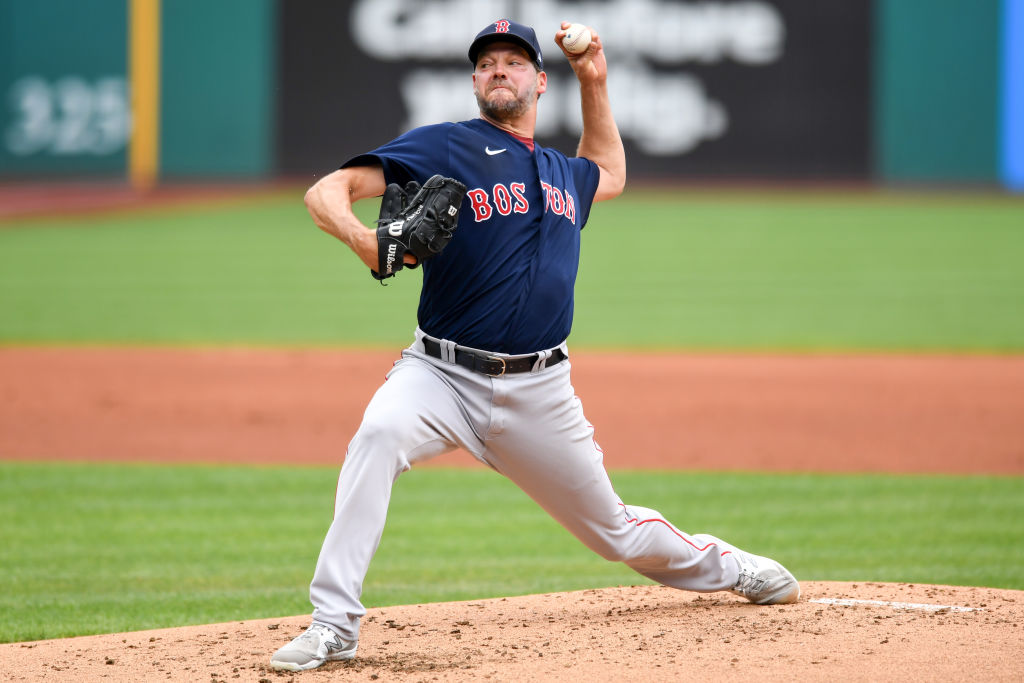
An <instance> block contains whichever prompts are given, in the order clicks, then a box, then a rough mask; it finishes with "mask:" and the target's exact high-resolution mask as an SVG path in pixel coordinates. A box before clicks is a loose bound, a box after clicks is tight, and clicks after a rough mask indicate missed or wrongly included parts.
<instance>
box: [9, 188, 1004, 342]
mask: <svg viewBox="0 0 1024 683" xmlns="http://www.w3.org/2000/svg"><path fill="white" fill-rule="evenodd" d="M359 210H360V212H361V214H362V217H363V219H364V220H367V221H368V220H370V219H372V218H373V217H374V215H375V212H376V206H375V203H374V202H373V201H368V202H362V203H360V205H359ZM1022 225H1024V201H1022V200H1021V199H1019V198H1009V197H1003V196H999V195H985V194H953V195H946V196H943V195H936V194H884V193H877V194H870V193H863V194H855V193H833V194H829V193H814V194H808V193H798V192H782V193H776V194H770V193H750V192H741V191H716V192H708V193H699V192H695V191H689V192H674V193H673V192H667V191H662V192H654V191H634V192H631V193H628V194H626V195H624V196H623V197H620V198H619V199H616V200H614V201H612V202H606V203H602V204H599V205H597V206H596V207H595V209H594V211H593V214H592V217H591V221H590V223H589V224H588V226H587V228H586V230H585V231H584V239H583V258H582V267H581V271H580V277H579V282H578V288H577V302H576V303H577V306H576V321H575V326H574V330H573V335H572V343H573V344H574V345H576V346H578V347H581V348H582V347H591V348H594V347H598V348H615V347H646V348H665V349H685V348H690V349H693V348H699V349H707V348H714V349H759V350H763V349H782V350H817V349H828V350H910V351H919V350H923V351H928V350H933V351H934V350H940V351H945V350H953V351H968V352H979V351H980V352H985V351H997V352H1012V351H1020V350H1021V349H1024V315H1022V311H1024V268H1022V267H1021V262H1022V255H1024V230H1022V229H1021V226H1022ZM419 280H420V271H409V272H403V273H400V274H399V276H398V277H396V278H395V279H393V280H391V281H390V285H389V286H387V287H381V286H379V285H378V284H377V283H376V282H375V281H374V280H373V279H372V278H370V276H369V273H368V272H367V271H366V268H365V267H364V266H363V265H362V264H361V263H360V262H358V260H357V259H356V258H355V257H354V256H353V255H352V254H351V253H349V251H348V249H347V248H345V247H344V246H343V245H342V244H341V243H339V242H337V241H336V240H334V239H332V238H330V237H328V236H326V235H324V234H323V233H321V232H320V231H319V230H317V229H316V228H315V226H313V224H312V222H311V221H310V219H309V217H308V215H307V214H306V212H305V209H304V207H303V206H302V201H301V191H296V192H295V193H294V196H292V195H291V194H288V195H285V196H281V195H272V196H269V197H266V198H263V199H261V200H257V201H254V202H252V203H249V204H241V205H230V206H220V207H213V208H211V207H196V208H176V209H173V210H168V211H165V212H143V213H139V212H135V213H121V214H105V215H94V216H89V217H84V218H83V217H79V218H61V219H50V220H40V219H33V220H29V221H21V222H17V221H8V222H7V223H5V224H4V225H3V226H0V343H7V344H14V343H65V342H71V343H90V344H93V343H109V342H115V343H146V344H199V343H213V344H258V345H296V344H301V345H347V346H376V345H382V344H387V345H396V344H405V343H408V341H409V339H410V338H411V330H412V327H413V325H414V321H415V306H416V295H417V288H418V286H419Z"/></svg>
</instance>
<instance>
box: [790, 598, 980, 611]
mask: <svg viewBox="0 0 1024 683" xmlns="http://www.w3.org/2000/svg"><path fill="white" fill-rule="evenodd" d="M807 602H816V603H818V604H819V605H838V606H840V607H853V606H855V605H876V606H879V607H891V608H893V609H920V610H926V611H928V612H943V611H948V612H983V611H984V610H983V609H981V608H980V607H958V606H956V605H932V604H928V603H924V602H892V601H890V600H852V599H848V598H815V599H813V600H808V601H807Z"/></svg>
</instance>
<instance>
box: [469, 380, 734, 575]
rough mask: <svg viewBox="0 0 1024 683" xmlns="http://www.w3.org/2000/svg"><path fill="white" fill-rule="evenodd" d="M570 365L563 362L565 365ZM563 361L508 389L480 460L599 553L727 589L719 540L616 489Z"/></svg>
mask: <svg viewBox="0 0 1024 683" xmlns="http://www.w3.org/2000/svg"><path fill="white" fill-rule="evenodd" d="M566 365H567V364H566ZM568 372H569V370H568V367H566V368H564V369H562V368H561V366H559V368H552V369H551V370H550V371H546V372H544V373H540V374H541V375H543V376H546V377H547V381H539V380H540V378H539V377H534V378H531V379H528V380H525V381H522V382H516V384H515V385H514V387H513V385H511V384H510V385H509V387H508V401H509V403H508V410H507V412H506V415H505V418H504V419H505V430H504V431H503V432H502V433H501V434H498V435H496V436H494V437H493V438H492V439H489V440H488V441H487V444H486V445H487V448H488V451H487V453H486V455H485V458H487V459H488V461H489V462H491V464H492V465H493V466H494V467H495V469H497V470H498V471H500V472H501V473H502V474H504V475H505V476H507V477H508V478H509V479H511V480H512V481H513V482H515V483H516V484H517V485H518V486H519V487H520V488H522V489H523V491H524V492H526V494H527V495H529V496H530V497H531V498H533V499H534V500H535V501H536V502H537V503H538V504H540V506H541V507H543V508H544V509H545V510H546V511H547V512H548V513H549V514H550V515H551V516H552V517H553V518H554V519H555V520H557V521H558V522H559V523H560V524H562V526H564V527H565V528H566V529H567V530H568V531H569V532H570V533H572V534H573V535H574V536H576V537H577V538H578V539H580V540H581V541H582V542H583V543H584V544H586V545H587V547H589V548H591V549H592V550H594V551H595V552H597V553H598V554H600V555H601V556H602V557H604V558H606V559H609V560H613V561H619V562H624V563H625V564H626V565H628V566H629V567H631V568H632V569H634V570H636V571H637V572H639V573H641V574H643V575H644V576H647V577H649V578H651V579H653V580H655V581H658V582H659V583H663V584H665V585H668V586H672V587H675V588H681V589H685V590H692V591H701V592H710V591H718V590H724V589H729V588H731V587H733V585H734V584H735V583H736V580H737V577H738V573H739V568H738V566H737V562H736V561H735V559H734V558H733V557H731V556H730V555H731V553H730V552H729V550H730V549H729V548H723V547H721V544H720V543H719V542H718V539H713V538H711V537H704V536H700V535H696V536H694V535H689V534H687V533H685V532H683V531H681V530H679V529H678V528H677V527H675V526H674V525H673V524H671V523H670V522H668V521H667V520H666V519H665V518H664V517H663V516H662V515H661V514H660V513H658V512H657V511H656V510H651V509H648V508H642V507H636V506H630V505H626V504H624V503H623V502H622V500H621V499H620V498H619V497H618V495H616V493H615V491H614V489H613V487H612V484H611V481H610V479H609V478H608V474H607V472H606V471H605V468H604V463H603V455H602V453H601V451H600V449H599V448H598V446H597V444H596V443H595V442H594V438H593V427H592V426H591V425H590V424H589V423H588V422H587V420H586V418H585V417H584V415H583V409H582V406H581V404H580V401H579V399H577V398H576V397H575V395H574V392H573V389H572V386H571V384H570V383H569V379H568Z"/></svg>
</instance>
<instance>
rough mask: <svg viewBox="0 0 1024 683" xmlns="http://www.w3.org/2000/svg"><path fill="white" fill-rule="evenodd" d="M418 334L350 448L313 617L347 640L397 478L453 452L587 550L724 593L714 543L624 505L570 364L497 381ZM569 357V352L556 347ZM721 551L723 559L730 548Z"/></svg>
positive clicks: (653, 575) (727, 574) (731, 580)
mask: <svg viewBox="0 0 1024 683" xmlns="http://www.w3.org/2000/svg"><path fill="white" fill-rule="evenodd" d="M421 340H422V333H421V332H420V331H419V330H417V335H416V342H415V343H414V344H413V345H412V346H410V347H409V348H408V349H406V350H404V351H403V354H402V356H403V357H402V359H401V360H400V361H398V362H397V363H396V364H395V366H394V368H393V369H392V370H391V372H389V373H388V375H387V381H386V382H385V383H384V385H383V386H381V388H380V389H378V390H377V392H376V394H375V395H374V397H373V399H372V400H371V401H370V404H369V405H368V407H367V409H366V413H365V415H364V416H363V422H362V425H361V426H360V427H359V430H358V431H357V433H356V435H355V437H353V439H352V441H351V443H350V444H349V448H348V453H347V454H346V456H345V462H344V465H343V466H342V469H341V475H340V477H339V479H338V491H337V498H336V501H335V511H334V521H333V523H332V524H331V527H330V529H329V530H328V532H327V536H326V538H325V539H324V543H323V547H322V548H321V550H320V558H319V560H318V561H317V566H316V572H315V574H314V576H313V581H312V583H311V585H310V592H309V593H310V601H311V602H312V603H313V606H314V611H313V618H314V619H315V620H316V621H321V622H323V623H326V624H329V625H331V626H332V627H334V628H335V629H336V630H337V631H338V632H339V633H340V634H341V636H342V637H343V638H345V639H348V640H355V639H357V638H358V635H359V620H360V617H362V615H363V614H365V612H366V610H365V608H364V607H363V605H362V604H361V603H360V596H361V593H362V585H363V579H364V577H365V576H366V572H367V570H368V568H369V565H370V560H371V559H372V558H373V555H374V553H375V552H376V550H377V546H378V544H379V543H380V538H381V534H382V532H383V530H384V524H385V520H386V516H387V510H388V504H389V502H390V498H391V488H392V485H393V484H394V483H395V481H396V480H397V479H398V476H399V475H400V474H401V473H402V472H404V471H405V470H408V469H409V468H410V467H411V466H412V465H414V464H415V463H417V462H422V461H425V460H427V459H429V458H432V457H434V456H436V455H439V454H441V453H444V452H447V451H450V450H453V449H454V448H456V447H461V448H463V449H465V450H466V451H468V452H469V453H472V454H473V455H474V456H476V457H477V458H478V459H479V460H481V461H482V462H484V463H486V464H487V465H489V466H490V467H492V468H493V469H495V470H496V471H498V472H499V473H501V474H503V475H505V476H506V477H508V478H509V479H510V480H512V482H514V483H515V484H516V485H518V486H519V487H520V488H521V489H522V490H523V491H524V492H525V493H526V494H527V495H529V496H530V497H531V498H533V500H535V501H536V502H537V503H538V504H539V505H540V506H541V507H542V508H544V510H546V511H547V512H548V514H550V515H551V516H552V517H553V518H554V519H555V520H556V521H558V522H559V523H560V524H561V525H562V526H564V527H565V528H566V529H567V530H568V531H569V532H570V533H572V534H573V535H574V536H576V538H578V539H579V540H580V541H582V542H583V543H584V544H585V545H586V546H587V547H588V548H590V549H591V550H593V551H594V552H596V553H597V554H599V555H600V556H601V557H604V558H605V559H607V560H611V561H618V562H624V563H625V564H626V565H628V566H629V567H631V568H632V569H634V570H636V571H637V572H639V573H640V574H642V575H644V576H646V577H648V578H650V579H652V580H654V581H657V582H659V583H662V584H664V585H666V586H672V587H674V588H680V589H683V590H690V591H700V592H711V591H719V590H723V589H727V588H731V587H732V586H733V584H735V582H736V579H737V576H738V569H737V565H736V562H735V561H734V560H733V559H732V557H731V556H729V555H728V554H723V550H725V548H724V546H719V545H718V543H719V541H718V539H716V538H714V537H712V536H705V535H700V534H698V535H692V536H691V535H689V534H686V533H683V532H682V531H680V530H679V529H677V528H676V527H675V526H673V525H672V524H670V523H669V522H668V521H666V520H665V519H664V518H663V517H662V516H661V514H659V513H658V512H657V511H655V510H650V509H647V508H642V507H636V506H633V505H626V504H624V503H623V502H622V501H621V500H620V499H619V497H618V496H617V495H616V494H615V491H614V490H613V488H612V484H611V481H610V480H609V478H608V474H607V472H606V471H605V469H604V465H603V462H602V460H603V457H602V453H601V450H600V448H599V447H598V445H597V444H596V443H595V441H594V428H593V427H592V426H591V424H590V423H589V422H587V420H586V418H585V417H584V416H583V408H582V405H581V403H580V400H579V399H578V398H577V397H576V395H575V392H574V390H573V387H572V384H571V383H570V377H569V371H570V365H569V361H568V360H564V361H562V362H561V363H559V364H557V365H555V366H553V367H550V368H542V367H541V368H535V370H534V371H533V372H524V373H521V374H515V375H506V376H503V377H489V376H487V375H483V374H480V373H478V372H474V371H472V370H468V369H466V368H463V367H461V366H458V365H455V364H454V363H449V362H445V361H442V360H439V359H435V358H432V357H430V356H427V355H425V354H424V353H423V345H422V341H421ZM562 350H563V351H565V352H567V349H566V348H565V347H564V345H563V348H562ZM726 552H727V551H726Z"/></svg>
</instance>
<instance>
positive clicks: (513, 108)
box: [476, 79, 537, 121]
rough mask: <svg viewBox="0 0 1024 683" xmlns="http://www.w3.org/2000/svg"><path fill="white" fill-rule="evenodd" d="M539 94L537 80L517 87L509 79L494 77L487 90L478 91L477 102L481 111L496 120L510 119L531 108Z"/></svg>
mask: <svg viewBox="0 0 1024 683" xmlns="http://www.w3.org/2000/svg"><path fill="white" fill-rule="evenodd" d="M536 95H537V80H536V79H534V80H533V81H532V82H530V83H528V84H526V85H525V86H524V87H523V88H521V89H520V88H517V87H516V86H515V84H514V83H512V82H511V81H509V80H507V79H493V80H491V81H490V82H488V84H487V89H486V92H484V93H481V92H479V91H477V93H476V103H477V105H478V106H479V107H480V111H481V113H483V114H484V115H485V116H487V117H488V118H491V119H494V120H495V121H510V120H512V119H516V118H518V117H520V116H522V115H523V114H525V113H526V112H527V110H529V108H530V106H531V105H532V104H533V102H534V100H535V98H536Z"/></svg>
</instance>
